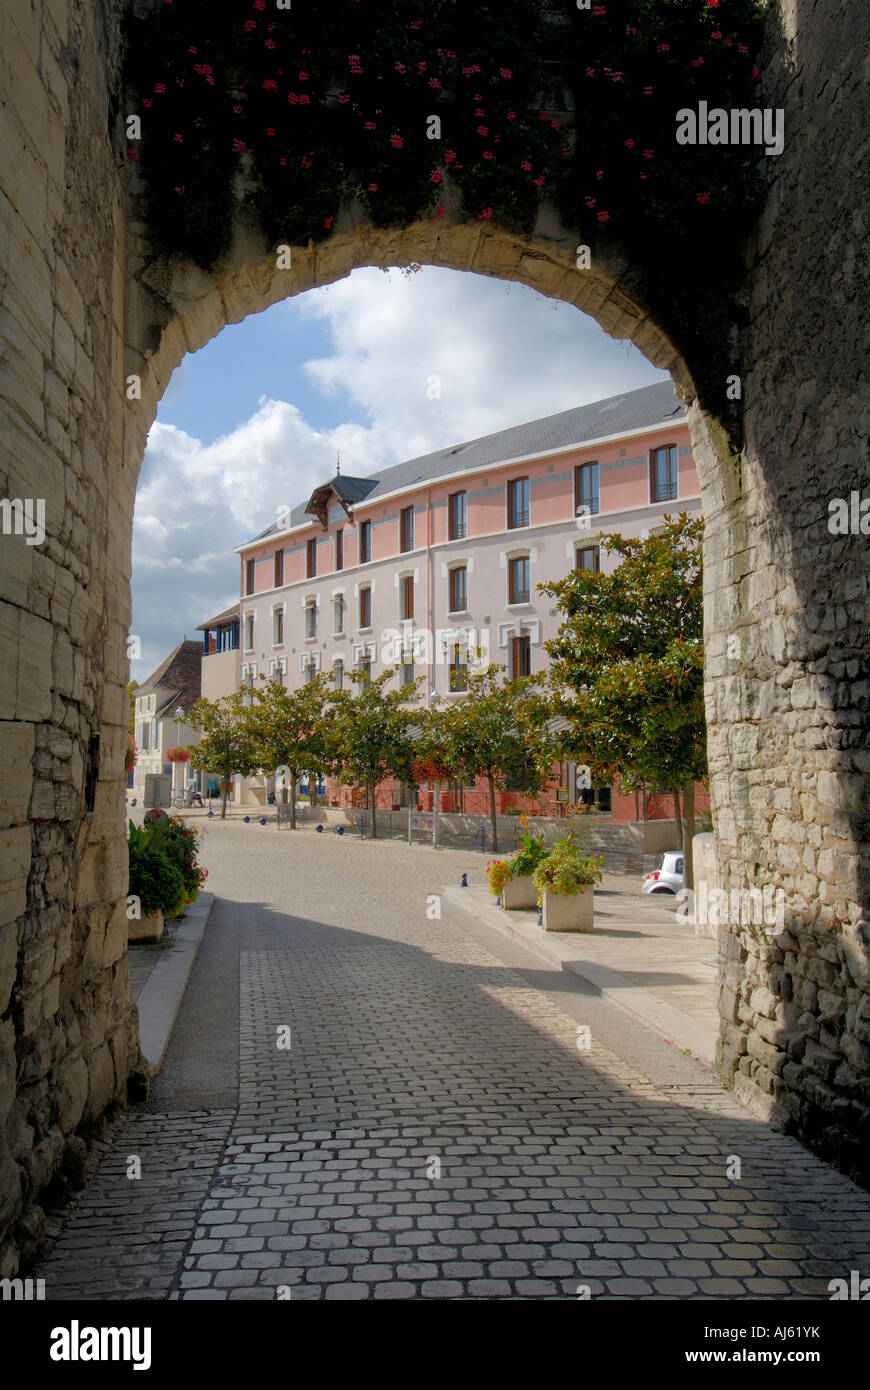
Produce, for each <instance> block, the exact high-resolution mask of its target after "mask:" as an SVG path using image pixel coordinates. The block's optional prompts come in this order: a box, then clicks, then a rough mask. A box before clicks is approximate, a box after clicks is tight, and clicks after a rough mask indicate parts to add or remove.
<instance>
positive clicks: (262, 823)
mask: <svg viewBox="0 0 870 1390" xmlns="http://www.w3.org/2000/svg"><path fill="white" fill-rule="evenodd" d="M260 824H261V825H265V824H266V817H265V816H261V817H260Z"/></svg>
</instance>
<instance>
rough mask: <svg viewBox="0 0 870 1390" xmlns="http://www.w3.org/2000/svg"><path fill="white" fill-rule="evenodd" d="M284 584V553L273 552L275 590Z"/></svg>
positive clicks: (281, 551) (280, 551)
mask: <svg viewBox="0 0 870 1390" xmlns="http://www.w3.org/2000/svg"><path fill="white" fill-rule="evenodd" d="M283 583H284V551H283V550H276V551H275V588H276V589H280V587H281V585H282V584H283Z"/></svg>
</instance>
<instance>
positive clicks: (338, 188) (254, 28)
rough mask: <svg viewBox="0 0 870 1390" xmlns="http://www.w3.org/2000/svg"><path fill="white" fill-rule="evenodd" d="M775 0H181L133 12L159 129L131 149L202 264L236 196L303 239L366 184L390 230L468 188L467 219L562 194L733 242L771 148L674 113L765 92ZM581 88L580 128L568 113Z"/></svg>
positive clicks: (268, 227) (174, 231) (519, 209)
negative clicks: (702, 137) (694, 126)
mask: <svg viewBox="0 0 870 1390" xmlns="http://www.w3.org/2000/svg"><path fill="white" fill-rule="evenodd" d="M762 15H763V6H762V4H761V3H759V0H719V3H717V4H712V3H708V0H624V3H621V4H613V3H612V2H611V3H608V4H601V5H595V6H594V8H593V9H591V10H578V8H577V6H576V4H574V3H572V0H561V4H558V3H557V4H554V5H548V6H547V7H543V6H540V5H539V4H537V3H536V0H511V3H509V4H507V5H499V6H495V5H490V4H486V3H469V0H431V2H430V3H429V4H427V5H425V6H420V5H418V4H417V0H365V3H358V2H357V0H334V2H333V3H330V4H329V5H324V4H306V3H300V4H297V5H294V6H293V7H292V9H291V8H289V7H288V8H287V9H286V10H277V8H276V7H275V5H274V4H273V3H267V0H239V3H236V4H233V5H225V6H221V5H218V6H214V5H212V4H210V3H209V0H175V2H174V3H173V4H162V5H159V6H157V9H156V13H155V14H152V15H149V16H147V17H143V18H141V19H134V18H132V17H131V18H130V19H128V22H127V54H126V70H125V76H126V81H127V84H128V88H129V90H130V94H131V99H130V109H131V110H135V111H136V112H137V113H138V114H139V115H141V117H142V126H143V137H144V138H143V140H142V142H136V141H130V142H129V145H128V157H130V158H131V159H133V160H135V161H136V162H137V164H138V167H139V168H140V169H141V171H142V174H143V176H144V180H145V189H146V199H147V204H148V207H147V217H148V225H149V230H150V232H151V233H152V235H153V236H154V237H155V239H156V240H157V241H158V242H159V243H160V244H161V245H162V247H163V248H164V249H165V250H167V251H170V252H171V251H182V252H184V253H185V254H186V255H189V256H191V257H192V259H193V260H194V261H196V262H197V264H199V265H203V266H208V265H211V264H214V263H215V261H216V260H217V259H219V258H220V257H221V256H222V255H223V254H225V252H226V250H227V247H228V243H229V238H230V234H231V230H232V221H233V213H234V204H235V200H236V199H237V198H241V199H244V202H245V205H246V207H247V209H248V212H249V213H250V215H251V216H252V217H253V218H255V219H256V220H258V221H259V223H260V225H261V226H262V227H263V229H264V230H265V232H266V235H267V236H268V237H269V238H270V239H271V240H273V241H276V242H277V241H281V242H284V241H286V242H290V243H296V244H299V243H302V244H304V243H306V242H308V241H318V240H322V239H323V238H325V237H327V236H328V235H329V234H330V231H331V229H332V227H333V224H334V221H335V219H336V217H337V215H338V212H339V208H340V206H341V204H342V202H344V203H349V202H350V201H351V200H352V199H357V200H359V201H360V202H361V203H362V204H363V205H364V206H365V207H366V208H367V210H368V212H369V214H370V216H371V218H372V220H373V222H374V223H375V224H376V225H379V226H389V225H395V224H400V225H407V224H409V223H410V222H412V221H413V220H414V219H415V218H418V217H420V216H425V215H434V216H436V217H437V216H440V215H442V214H443V213H444V212H445V210H449V209H452V207H453V206H454V204H456V203H458V200H459V199H460V198H461V201H462V207H463V209H464V211H465V213H466V215H468V216H470V217H473V218H478V219H480V220H484V221H489V220H491V221H492V222H496V223H499V224H501V225H502V226H505V227H508V228H511V229H513V230H516V231H520V232H528V231H530V230H531V228H532V226H533V225H534V221H535V217H536V213H537V210H538V207H539V203H540V200H541V198H542V196H543V195H544V194H545V193H546V194H547V195H548V196H549V197H550V198H551V200H552V199H555V200H556V201H557V202H558V203H559V204H560V206H561V209H562V212H563V215H564V216H565V218H566V220H567V221H568V223H569V224H570V225H574V226H576V227H577V228H578V230H579V231H580V233H581V235H582V236H584V238H585V239H586V240H587V241H591V240H592V237H593V234H595V235H600V234H601V233H602V232H603V231H606V230H609V229H610V228H613V227H615V228H616V229H617V230H618V232H619V234H620V235H621V236H624V237H626V238H629V239H631V238H632V237H634V238H644V239H645V238H650V237H651V238H652V239H657V243H658V244H660V246H661V247H662V248H663V249H667V248H668V247H669V246H670V247H672V246H673V245H675V244H680V245H682V246H683V248H693V247H694V246H696V245H697V244H698V238H701V239H702V241H703V240H704V239H709V238H710V237H711V236H715V237H717V238H720V239H721V240H722V244H723V245H724V244H725V243H726V239H727V238H730V239H732V240H733V237H734V227H735V225H736V224H737V223H738V222H739V219H740V217H741V216H742V215H744V214H745V213H746V212H747V210H748V208H749V207H750V205H751V200H752V197H753V196H754V193H755V189H756V186H757V176H756V173H755V165H756V162H757V158H758V152H757V150H755V149H753V148H751V147H749V148H746V147H740V146H733V147H732V146H724V147H723V146H713V147H710V146H706V145H698V146H694V147H692V146H678V145H677V144H676V140H675V114H676V112H677V110H678V109H680V108H681V107H684V106H691V107H696V106H697V102H698V100H699V98H703V99H704V100H706V101H707V102H708V104H709V105H710V107H714V106H721V107H725V108H731V107H753V106H757V105H758V104H759V103H758V91H757V81H758V74H757V72H756V70H755V69H754V68H753V63H754V55H755V54H756V53H757V52H758V50H759V48H760V43H761V17H762ZM566 105H568V106H571V107H576V111H577V116H576V128H575V129H573V130H570V131H565V130H563V129H562V128H561V121H560V117H559V116H558V115H557V114H554V113H558V112H561V110H562V109H563V108H564V107H565V106H566ZM431 116H438V117H439V118H440V120H441V123H442V130H441V137H440V139H429V138H428V134H427V132H428V129H429V119H430V117H431ZM240 168H243V169H244V173H245V178H246V180H247V191H246V192H245V191H243V189H241V188H239V187H237V185H236V183H235V179H236V174H237V172H238V171H239V169H240ZM705 251H706V253H707V256H708V259H710V257H709V249H708V248H706V247H705Z"/></svg>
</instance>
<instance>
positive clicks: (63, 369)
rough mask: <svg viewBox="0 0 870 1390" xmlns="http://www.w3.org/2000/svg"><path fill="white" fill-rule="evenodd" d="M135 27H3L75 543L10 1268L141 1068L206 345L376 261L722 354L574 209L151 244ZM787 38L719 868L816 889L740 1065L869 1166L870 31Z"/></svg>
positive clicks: (755, 1003) (7, 324)
mask: <svg viewBox="0 0 870 1390" xmlns="http://www.w3.org/2000/svg"><path fill="white" fill-rule="evenodd" d="M117 9H118V6H117V5H113V4H109V3H108V0H107V2H106V4H95V3H94V0H22V3H21V4H20V5H18V6H15V7H12V6H6V7H5V8H4V11H3V14H4V20H3V22H4V24H5V26H6V29H7V32H6V33H5V34H4V35H3V36H2V42H0V54H2V57H0V64H2V66H0V85H2V92H0V97H2V100H3V103H4V112H5V117H6V126H5V130H4V133H3V137H2V138H3V145H2V159H3V177H4V180H5V182H4V191H5V194H6V198H5V200H4V201H2V204H0V218H2V223H0V237H2V238H4V239H5V244H6V245H8V247H9V252H8V263H7V265H6V267H5V269H4V280H3V318H2V323H0V334H2V347H0V352H2V359H0V393H2V397H3V400H4V414H3V416H2V431H3V433H2V443H3V451H2V461H0V469H2V470H5V471H4V472H3V473H2V476H0V487H2V489H3V491H2V493H0V495H4V496H7V497H22V498H26V497H37V498H38V497H44V498H45V500H46V504H47V515H46V532H47V535H46V540H45V543H44V544H43V545H39V546H27V545H26V543H25V541H24V539H23V538H22V537H20V536H17V537H16V536H7V535H2V536H0V573H2V585H3V595H2V596H3V603H2V606H0V623H2V633H3V636H2V643H3V664H2V676H0V682H2V683H0V690H2V696H0V737H2V742H0V766H2V785H0V874H2V881H0V1239H2V1238H3V1236H4V1234H5V1243H4V1244H3V1245H2V1246H0V1276H2V1275H3V1274H7V1273H9V1272H10V1271H11V1269H12V1268H13V1267H14V1265H15V1263H16V1262H17V1260H18V1258H19V1255H24V1256H25V1257H26V1256H27V1255H28V1254H29V1253H30V1252H31V1250H32V1249H33V1246H34V1244H35V1242H36V1241H37V1240H38V1237H39V1229H40V1216H39V1207H38V1206H37V1205H35V1198H36V1197H37V1196H38V1194H39V1192H40V1190H41V1189H42V1188H44V1187H45V1186H46V1185H47V1184H48V1182H49V1181H50V1180H51V1178H52V1176H53V1175H55V1174H58V1173H62V1172H63V1171H67V1172H72V1171H74V1170H75V1168H76V1165H77V1164H79V1163H80V1161H81V1157H82V1152H83V1141H82V1136H83V1135H85V1136H86V1135H87V1133H88V1131H89V1129H90V1128H92V1127H94V1126H95V1125H97V1124H98V1123H99V1121H100V1118H101V1116H102V1115H103V1114H104V1113H105V1111H106V1110H107V1108H110V1107H111V1106H112V1105H114V1104H117V1103H121V1102H123V1101H124V1099H125V1097H126V1095H127V1093H128V1085H129V1083H130V1081H131V1078H132V1080H133V1082H134V1083H137V1078H138V1076H139V1075H140V1072H139V1069H140V1067H141V1061H140V1058H139V1054H138V1047H137V1043H136V1033H135V1011H134V1010H133V1008H132V1006H131V1004H130V1002H129V990H128V980H127V970H126V964H125V961H124V949H125V932H126V923H125V915H124V895H125V892H126V849H125V837H124V803H123V777H122V769H123V752H124V745H125V735H126V725H127V703H126V693H125V691H124V684H125V682H126V680H127V677H128V663H127V657H126V639H127V633H128V626H129V618H130V611H129V568H130V533H131V526H132V513H133V502H134V495H135V486H136V479H137V476H138V470H139V466H140V463H141V458H142V453H143V450H144V445H145V437H146V434H147V430H148V427H149V425H150V423H151V421H152V419H153V416H154V412H155V410H156V406H157V402H158V400H159V398H160V395H161V394H162V392H163V390H164V389H165V386H166V384H167V382H168V379H169V376H170V374H171V372H172V370H173V369H174V368H175V366H176V365H177V364H178V363H179V362H180V361H181V359H182V357H183V356H184V353H185V352H186V351H188V350H192V349H195V348H197V347H199V346H201V345H202V344H203V343H204V342H206V341H207V340H208V339H209V338H210V337H211V336H213V335H214V334H215V333H216V332H218V331H219V330H220V329H221V328H222V327H223V326H224V324H226V323H228V322H234V321H238V320H239V319H241V318H243V317H245V316H246V315H247V314H249V313H253V312H257V311H258V310H260V309H263V308H265V307H267V306H268V305H269V304H271V303H274V302H276V301H277V300H279V299H281V298H284V297H286V296H287V295H288V294H291V293H299V292H301V291H303V290H305V289H308V288H310V287H312V286H314V285H317V284H325V283H329V282H330V281H332V280H335V279H337V278H339V277H340V276H342V275H346V274H348V273H350V271H351V270H352V269H353V267H354V266H357V265H382V266H385V265H390V264H396V263H399V264H403V263H406V262H408V261H412V260H419V261H422V262H430V263H433V264H438V265H444V266H452V267H455V268H459V269H473V270H477V271H479V272H481V273H484V274H490V275H497V276H500V277H502V278H507V279H517V280H521V281H523V282H524V283H526V284H529V285H531V286H533V287H534V288H537V289H539V290H540V291H541V292H542V293H544V294H549V295H553V296H556V297H559V298H563V299H565V300H567V301H568V302H571V303H575V304H577V306H578V307H580V308H582V309H583V310H585V311H586V312H588V313H590V314H592V315H593V316H594V317H595V318H596V319H597V321H598V322H599V323H600V324H601V326H602V327H603V328H605V330H606V331H608V332H611V333H613V334H614V335H617V336H630V337H631V338H632V339H633V340H634V342H635V343H637V345H638V346H639V347H640V348H641V349H642V350H643V351H645V352H646V354H647V356H648V357H649V358H650V360H651V361H653V362H655V363H656V364H658V365H662V366H667V367H669V368H670V369H671V370H672V372H673V373H674V375H675V378H676V380H677V381H678V384H679V386H680V389H681V391H682V393H683V394H684V396H685V398H686V399H687V400H688V401H693V399H694V394H695V393H694V387H693V383H692V373H691V367H692V364H691V363H688V364H687V363H686V361H685V360H684V359H683V358H682V357H681V356H680V354H679V353H678V352H677V350H676V349H675V347H674V345H673V344H671V343H670V342H669V341H668V340H667V339H666V337H665V335H664V334H663V333H662V332H661V331H660V329H659V328H658V327H657V325H656V323H655V322H654V320H653V318H652V317H651V316H649V315H648V314H647V313H646V312H645V310H644V309H643V307H642V306H641V305H640V304H639V303H638V299H637V295H636V294H635V293H628V292H623V290H622V289H621V288H620V280H621V277H623V271H626V272H627V273H626V274H625V276H624V278H622V284H623V285H625V284H628V283H629V281H630V282H631V283H632V284H635V283H637V280H638V277H637V276H636V275H635V273H634V271H635V270H636V268H633V267H632V268H629V267H624V266H623V265H621V264H620V263H619V262H618V260H617V259H616V258H614V259H613V260H612V261H611V262H610V263H608V264H600V265H597V266H596V269H595V272H594V273H593V274H592V275H589V276H583V275H580V274H578V272H577V270H576V268H575V267H574V262H573V245H574V241H575V238H574V237H573V236H572V235H570V234H569V233H568V232H567V231H566V229H564V228H562V227H560V226H559V225H558V223H557V221H556V220H555V219H554V218H553V217H552V215H551V214H550V213H547V212H545V213H544V214H543V215H542V217H541V219H540V221H539V224H538V227H537V228H536V233H535V236H534V237H532V238H526V239H523V238H516V237H510V236H506V235H503V234H501V233H499V232H497V231H496V230H494V229H491V228H484V227H482V226H471V227H467V226H463V225H451V224H450V223H449V221H448V219H446V218H445V219H443V223H441V224H439V225H438V226H437V227H434V226H433V225H431V224H419V225H417V226H415V227H412V228H408V229H405V230H399V231H396V232H375V231H374V230H373V229H371V228H369V227H366V226H364V225H361V224H359V223H358V222H357V221H356V220H355V218H354V216H353V214H352V213H351V211H349V210H348V211H345V212H344V213H343V214H342V216H341V217H340V218H339V219H337V223H336V230H335V235H334V237H333V238H332V239H331V240H330V241H329V242H328V243H327V244H325V245H323V246H320V247H318V248H316V249H312V250H310V251H305V250H301V251H300V252H299V253H298V254H296V253H294V256H293V269H292V270H291V271H287V272H280V273H276V270H275V266H274V255H273V254H270V252H269V250H268V248H266V247H264V246H263V245H262V244H257V243H254V242H252V241H251V240H250V237H249V234H247V233H244V232H242V231H241V230H240V232H239V236H238V239H237V242H236V245H235V247H234V251H233V255H232V257H231V258H230V260H229V262H228V264H227V266H226V267H225V269H224V270H223V271H222V272H221V274H220V275H219V276H215V277H210V276H206V275H204V274H202V273H201V272H199V271H197V270H195V269H193V268H192V267H189V266H177V265H176V266H167V265H164V264H162V263H161V262H159V261H154V260H153V259H149V253H148V247H147V239H146V236H145V228H144V227H143V226H142V225H141V224H140V223H138V222H137V220H136V210H135V208H136V205H135V188H134V189H133V195H134V200H133V205H132V216H131V217H130V218H129V219H128V218H126V216H125V213H126V206H125V202H124V198H125V175H126V173H128V172H129V171H124V170H123V169H122V163H123V143H124V142H123V140H122V138H121V135H122V127H121V122H120V118H121V115H122V114H123V103H122V100H121V96H120V88H119V82H118V38H117V19H118V14H117ZM785 22H786V24H787V25H788V26H789V32H796V33H797V44H796V50H795V52H793V53H792V54H791V55H789V54H788V53H787V52H786V50H785V49H784V47H783V44H782V42H781V40H780V39H779V37H778V27H777V26H778V19H777V17H776V16H775V15H773V16H772V17H771V24H770V55H769V61H768V64H767V68H766V84H767V89H766V100H767V102H768V103H769V104H772V105H783V106H784V107H785V109H786V132H787V140H786V149H785V152H784V153H783V155H782V156H780V157H779V160H778V161H777V162H776V163H775V164H774V162H773V161H771V165H770V170H769V177H770V193H769V197H768V200H767V206H766V211H765V214H764V216H763V218H762V220H761V224H760V227H759V231H758V236H757V240H756V241H755V242H754V243H753V245H752V246H751V247H750V248H748V252H747V255H748V274H747V282H746V309H747V313H748V315H749V323H750V327H748V328H747V329H746V330H745V331H744V332H743V333H742V335H741V337H740V341H739V344H738V346H737V347H736V349H735V358H736V363H737V365H736V370H739V371H740V372H741V373H742V376H743V383H744V395H745V402H746V447H745V450H744V452H743V454H742V455H740V456H731V455H729V449H728V443H727V441H726V440H725V439H724V438H723V437H722V436H721V434H720V432H719V431H718V430H717V428H716V426H715V425H714V424H713V423H712V422H711V420H710V418H709V417H708V416H707V415H705V413H704V411H703V410H702V408H701V406H700V405H699V404H698V403H697V402H695V403H694V404H693V405H692V408H691V424H692V430H693V443H694V446H695V454H696V458H697V460H698V464H699V471H700V473H701V477H702V485H703V490H704V509H705V514H706V517H707V521H708V527H707V542H706V547H707V551H706V553H707V579H706V587H707V598H706V623H707V639H708V712H709V719H710V749H711V765H712V778H711V793H712V800H713V805H714V811H715V814H716V817H717V823H718V831H719V837H718V855H719V870H720V875H721V879H722V881H723V882H724V883H728V884H731V885H734V886H744V885H747V884H758V885H763V884H769V883H772V884H776V885H779V884H781V885H782V886H783V887H784V889H785V890H786V892H787V895H788V903H789V929H788V931H787V932H783V933H780V934H778V935H774V936H771V935H769V934H767V933H765V932H764V931H762V930H758V929H752V928H746V929H744V930H737V931H732V932H726V933H724V934H723V962H722V1009H723V1035H722V1046H721V1061H722V1065H723V1068H724V1069H725V1071H726V1073H728V1074H733V1075H734V1080H735V1086H736V1088H737V1089H738V1091H739V1093H740V1094H741V1096H742V1097H743V1098H744V1099H747V1100H749V1101H750V1102H752V1103H754V1104H761V1105H763V1106H765V1107H766V1108H767V1110H768V1112H769V1113H775V1114H776V1115H778V1116H780V1117H782V1118H783V1119H784V1120H785V1121H786V1122H787V1123H789V1124H791V1125H792V1126H794V1127H795V1128H796V1129H797V1131H798V1132H799V1133H800V1134H801V1135H802V1137H803V1138H805V1139H806V1140H807V1141H808V1142H810V1143H812V1144H814V1145H817V1146H818V1147H820V1148H821V1149H822V1150H823V1151H824V1152H826V1153H828V1154H830V1156H832V1157H834V1158H836V1159H837V1160H838V1161H839V1162H841V1163H843V1164H844V1165H845V1166H846V1167H848V1168H851V1169H852V1171H855V1172H860V1171H864V1172H866V1168H864V1167H863V1165H864V1164H866V1159H863V1160H862V1157H861V1147H862V1145H863V1148H864V1151H865V1152H866V1150H867V1143H866V1138H867V1115H868V1101H870V1095H868V1088H870V1035H868V1034H870V1008H868V1000H870V994H868V990H870V972H868V950H867V948H868V941H867V936H866V933H867V932H868V926H867V921H868V913H867V880H868V850H867V835H866V830H867V823H866V815H867V813H866V810H865V806H866V779H867V774H868V770H870V758H868V753H867V708H868V684H867V680H868V671H867V638H866V631H867V618H868V602H867V557H868V543H867V541H866V539H862V538H861V537H847V538H844V539H842V540H840V541H833V542H832V539H831V537H830V536H829V535H828V532H827V528H826V519H827V502H828V500H829V498H830V496H832V495H833V496H848V495H849V491H850V489H851V488H853V487H857V486H859V485H860V484H861V481H862V479H864V480H866V479H868V475H870V468H868V465H867V462H866V455H865V454H864V453H863V452H862V443H861V441H862V419H861V417H862V412H863V414H864V423H863V437H864V438H866V433H867V424H868V423H870V422H868V421H867V419H866V415H867V410H868V396H867V392H866V386H865V387H864V392H863V395H862V394H861V384H860V379H859V367H860V363H861V357H860V353H859V350H858V349H857V348H856V343H857V340H858V337H859V335H860V334H861V332H862V331H863V324H862V321H861V299H860V294H859V289H860V285H859V278H860V275H861V274H862V273H865V274H866V261H865V260H864V257H863V249H864V230H865V228H864V225H863V224H864V221H865V219H866V213H865V211H864V205H863V193H862V176H861V166H862V162H863V161H864V160H865V159H866V148H867V146H866V136H865V133H864V127H863V125H862V120H863V112H864V111H866V103H865V104H863V105H862V103H861V102H860V100H859V96H858V92H857V83H858V71H857V68H856V69H855V70H854V71H853V65H852V61H851V59H852V54H853V53H854V52H856V51H857V50H858V43H857V37H856V33H855V30H856V28H858V27H860V26H862V25H863V26H864V27H865V29H866V27H867V18H866V17H865V16H863V15H862V16H859V17H857V18H856V17H855V16H854V15H853V16H852V17H851V19H850V28H849V31H848V33H847V34H846V33H844V32H841V31H842V30H843V26H842V24H841V7H840V5H839V4H838V3H837V0H815V3H814V4H811V3H810V0H806V3H805V4H804V0H800V3H791V4H790V5H789V8H788V13H787V16H786V21H785ZM790 63H791V64H796V65H797V68H796V71H797V76H795V72H794V71H793V69H792V67H790V66H789V64H790ZM864 186H866V173H865V174H864ZM444 223H446V224H447V225H444ZM131 373H135V374H137V375H139V376H140V377H141V381H142V398H141V400H139V401H137V400H132V401H128V400H127V399H126V396H125V390H124V385H125V380H126V378H127V377H128V376H129V375H130V374H131ZM862 470H863V471H862ZM864 488H865V492H870V482H865V483H864ZM729 638H731V639H733V640H732V641H731V642H729ZM97 736H99V739H100V743H99V750H98V754H97V750H96V746H95V744H94V739H95V738H96V737H97ZM89 765H92V766H93V768H94V771H95V774H96V780H95V783H94V788H93V790H94V809H93V811H92V812H88V811H86V809H85V808H86V798H87V783H88V768H89Z"/></svg>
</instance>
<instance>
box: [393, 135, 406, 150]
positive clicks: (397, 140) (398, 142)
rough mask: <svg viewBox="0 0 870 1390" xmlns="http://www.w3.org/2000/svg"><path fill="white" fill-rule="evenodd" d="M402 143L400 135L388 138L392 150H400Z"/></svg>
mask: <svg viewBox="0 0 870 1390" xmlns="http://www.w3.org/2000/svg"><path fill="white" fill-rule="evenodd" d="M404 143H405V142H404V140H403V139H402V137H401V135H391V136H390V144H391V145H392V147H393V149H394V150H400V149H401V148H402V145H403V144H404Z"/></svg>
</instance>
